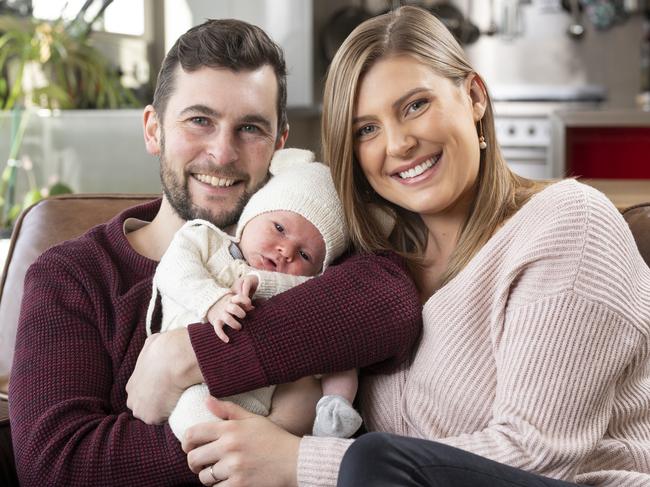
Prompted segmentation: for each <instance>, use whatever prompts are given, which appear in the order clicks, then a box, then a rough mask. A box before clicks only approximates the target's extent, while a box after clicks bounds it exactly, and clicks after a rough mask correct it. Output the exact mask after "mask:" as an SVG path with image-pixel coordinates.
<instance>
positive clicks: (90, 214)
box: [0, 194, 157, 392]
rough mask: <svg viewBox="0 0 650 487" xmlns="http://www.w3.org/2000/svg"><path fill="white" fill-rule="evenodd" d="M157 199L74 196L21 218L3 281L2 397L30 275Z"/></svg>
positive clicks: (56, 199) (51, 202)
mask: <svg viewBox="0 0 650 487" xmlns="http://www.w3.org/2000/svg"><path fill="white" fill-rule="evenodd" d="M156 197H157V195H151V194H137V195H136V194H72V195H62V196H56V197H53V198H47V199H44V200H42V201H40V202H38V203H36V204H35V205H33V206H32V207H30V208H28V209H27V210H26V211H24V212H23V214H22V215H21V216H20V218H19V219H18V221H17V222H16V225H15V226H14V231H13V234H12V237H11V244H10V246H9V252H8V254H7V260H6V263H5V268H4V272H3V274H2V280H1V281H0V392H6V391H7V387H8V379H9V371H10V369H11V361H12V358H13V349H14V344H15V341H16V327H17V324H18V315H19V313H20V302H21V300H22V296H23V281H24V280H25V273H26V272H27V269H28V268H29V266H30V265H31V263H32V262H34V260H35V259H36V258H37V257H38V256H39V255H40V254H42V253H43V252H44V251H45V250H47V249H48V248H50V247H51V246H53V245H55V244H57V243H59V242H62V241H63V240H67V239H70V238H73V237H76V236H79V235H81V234H82V233H84V232H85V231H87V230H88V229H90V228H91V227H93V226H95V225H97V224H99V223H103V222H105V221H107V220H109V219H111V218H112V217H113V216H114V215H116V214H117V213H119V212H120V211H122V210H124V209H126V208H128V207H130V206H134V205H137V204H141V203H145V202H147V201H150V200H152V199H154V198H156Z"/></svg>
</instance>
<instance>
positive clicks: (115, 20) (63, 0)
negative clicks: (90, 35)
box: [32, 0, 144, 36]
mask: <svg viewBox="0 0 650 487" xmlns="http://www.w3.org/2000/svg"><path fill="white" fill-rule="evenodd" d="M86 3H89V6H88V9H87V10H86V13H85V15H84V18H85V19H86V20H88V21H90V20H92V19H93V17H95V15H97V13H98V12H99V10H100V9H101V7H102V4H103V3H104V1H102V0H94V1H91V2H87V0H32V7H33V15H34V17H36V18H39V19H43V20H55V19H58V18H61V17H62V18H63V19H65V20H72V19H73V18H74V17H75V16H76V15H77V13H78V12H79V11H80V10H81V8H82V7H83V6H84V4H86ZM93 29H94V30H97V31H104V32H110V33H114V34H126V35H132V36H142V35H144V0H113V2H112V3H111V4H110V5H109V6H108V7H106V10H105V11H104V15H103V18H102V19H100V20H99V21H97V22H95V24H94V25H93Z"/></svg>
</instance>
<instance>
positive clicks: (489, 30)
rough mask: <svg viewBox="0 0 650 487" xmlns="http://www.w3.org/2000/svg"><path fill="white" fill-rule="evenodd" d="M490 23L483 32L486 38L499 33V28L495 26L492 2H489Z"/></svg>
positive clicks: (491, 0) (492, 0)
mask: <svg viewBox="0 0 650 487" xmlns="http://www.w3.org/2000/svg"><path fill="white" fill-rule="evenodd" d="M489 8H490V23H489V24H488V28H487V30H486V31H485V34H486V35H488V36H493V35H494V34H496V33H498V32H499V26H498V25H497V22H496V20H495V14H494V0H490V7H489Z"/></svg>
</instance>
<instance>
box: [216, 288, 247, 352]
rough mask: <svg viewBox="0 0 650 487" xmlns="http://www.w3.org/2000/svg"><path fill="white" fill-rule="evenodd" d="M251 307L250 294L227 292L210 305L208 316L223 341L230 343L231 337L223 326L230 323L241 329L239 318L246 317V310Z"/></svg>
mask: <svg viewBox="0 0 650 487" xmlns="http://www.w3.org/2000/svg"><path fill="white" fill-rule="evenodd" d="M251 309H253V304H252V302H251V300H250V298H249V297H248V296H241V295H239V294H226V295H225V296H223V297H222V298H221V299H220V300H219V301H217V302H216V303H214V304H213V305H212V306H211V307H210V309H209V310H208V315H207V318H208V321H209V322H210V324H211V325H212V326H213V327H214V331H215V333H216V334H217V336H218V337H219V338H220V339H221V341H222V342H225V343H228V342H229V341H230V338H228V335H226V333H225V332H224V331H223V328H224V327H225V326H226V325H228V326H229V327H230V328H232V329H233V330H241V323H240V322H239V321H237V318H239V319H242V318H245V317H246V312H247V311H250V310H251Z"/></svg>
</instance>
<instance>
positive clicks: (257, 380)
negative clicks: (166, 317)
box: [188, 323, 269, 397]
mask: <svg viewBox="0 0 650 487" xmlns="http://www.w3.org/2000/svg"><path fill="white" fill-rule="evenodd" d="M188 331H189V334H190V341H191V343H192V348H193V349H194V353H195V354H196V359H197V361H198V363H199V368H200V369H201V373H202V374H203V380H204V381H205V383H206V384H207V385H208V388H209V389H210V394H211V395H213V396H215V397H223V396H230V395H233V394H239V393H240V392H246V391H251V390H253V389H257V388H259V387H262V386H267V385H269V384H268V379H267V377H266V375H265V374H264V371H263V370H262V367H261V366H260V363H259V360H258V358H257V354H256V353H255V348H254V347H253V341H252V340H251V338H250V336H249V335H248V333H246V332H245V331H239V332H236V333H231V334H229V337H230V342H229V343H224V342H222V341H221V340H220V339H219V337H217V334H216V333H215V331H214V328H213V327H212V325H211V324H210V323H195V324H193V325H190V326H189V327H188Z"/></svg>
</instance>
